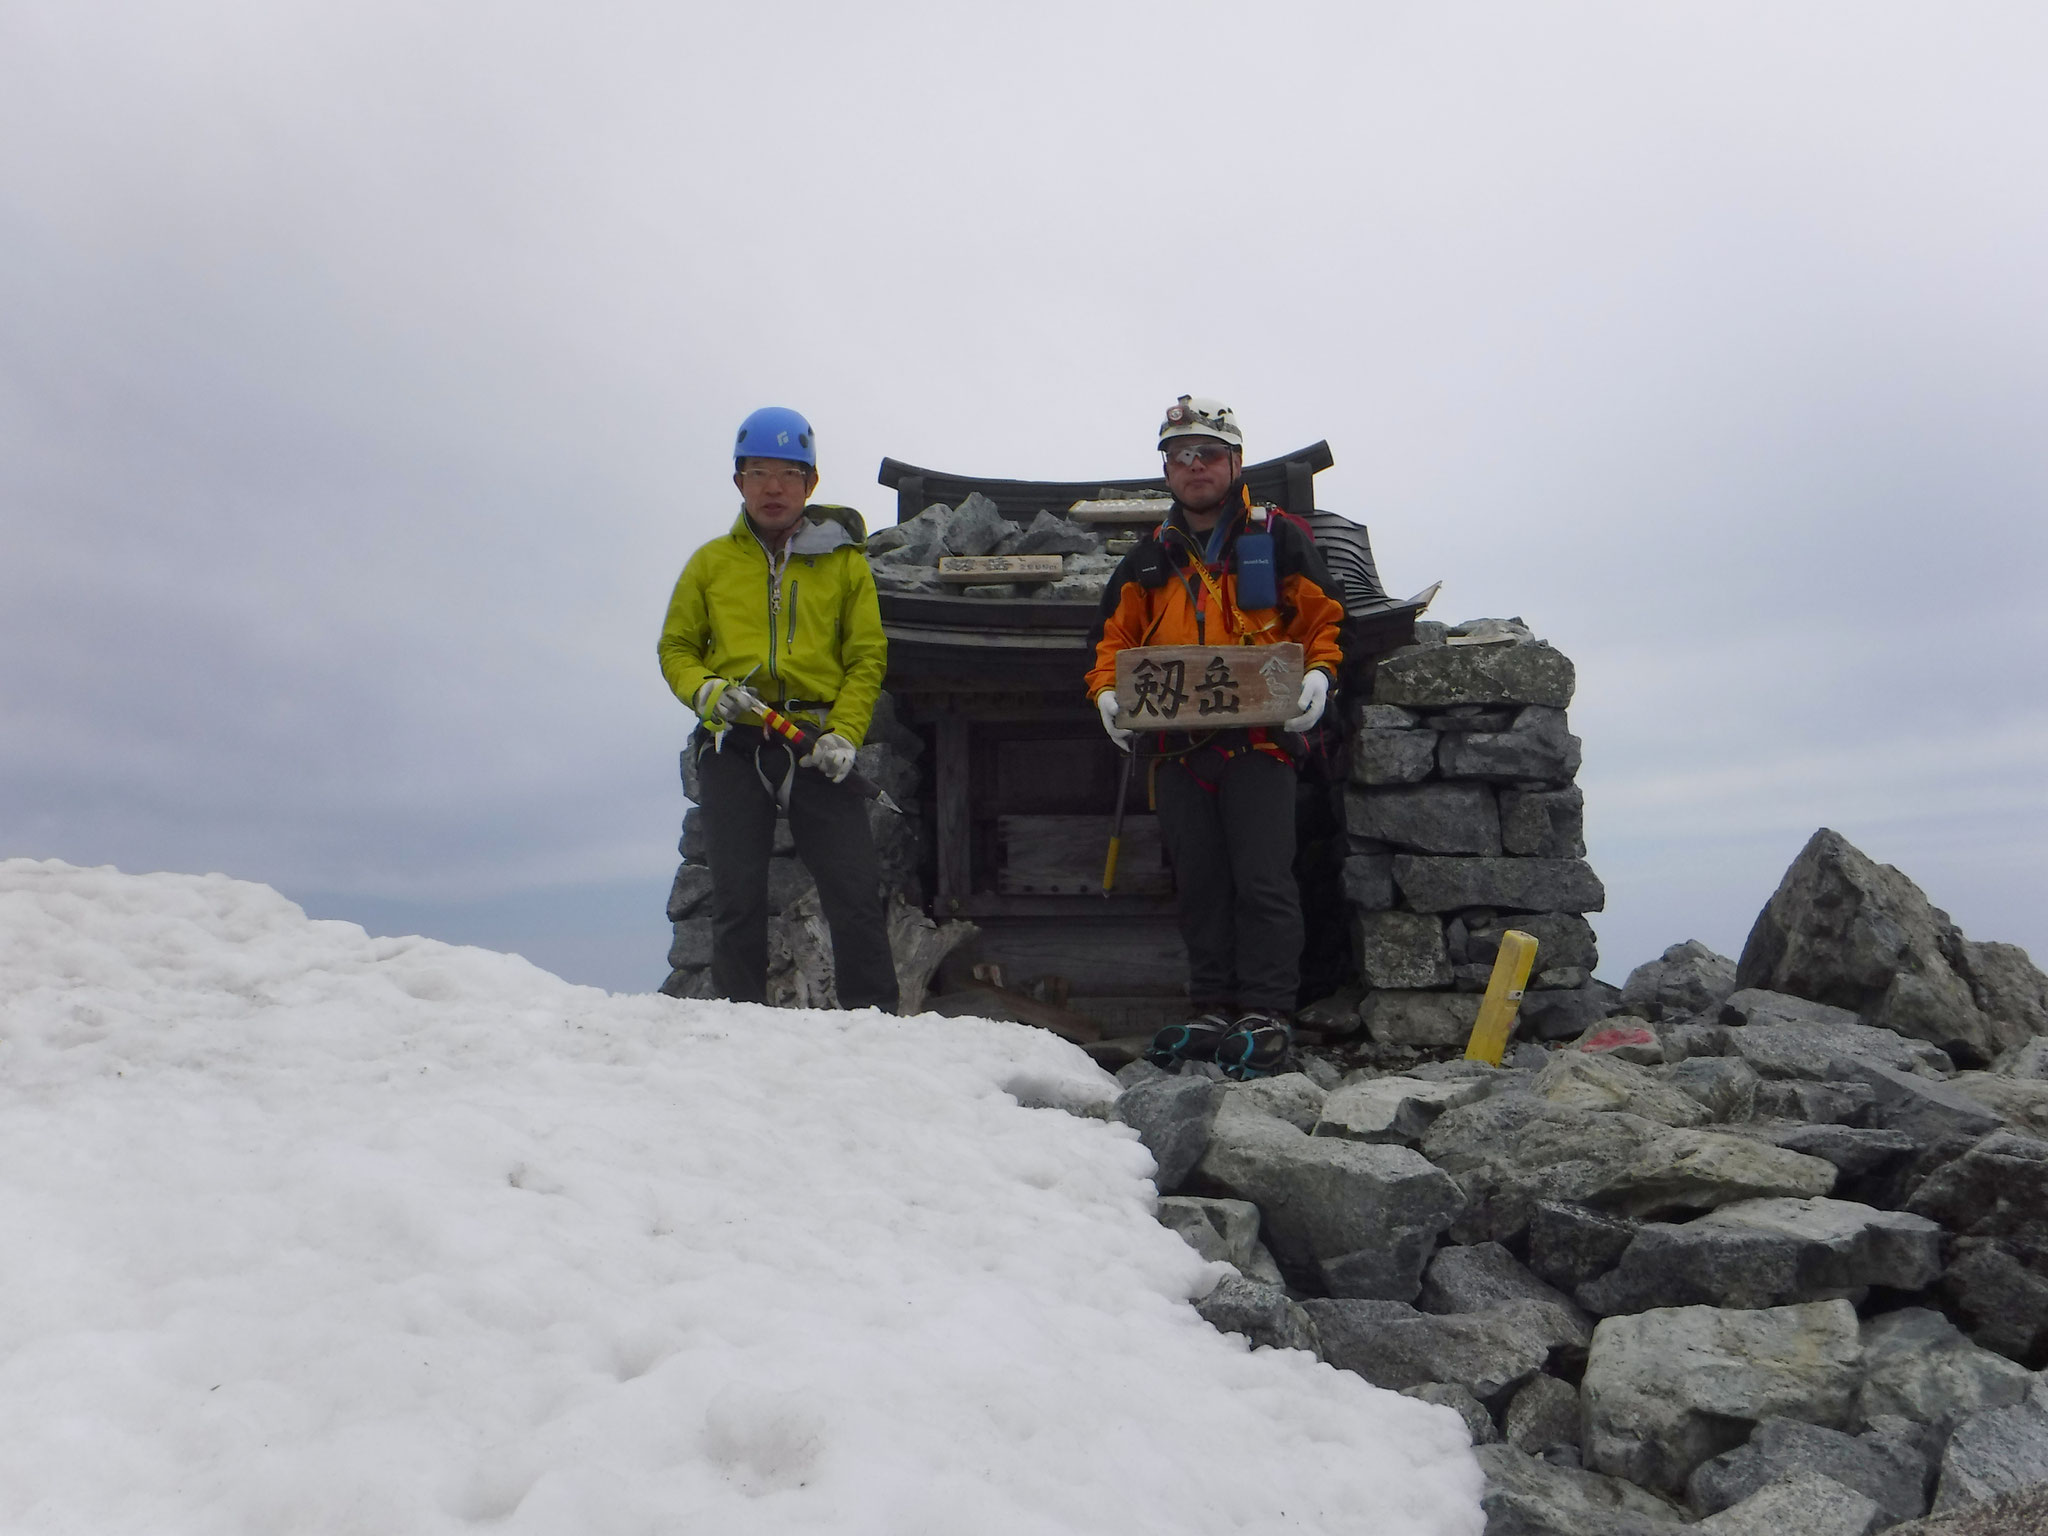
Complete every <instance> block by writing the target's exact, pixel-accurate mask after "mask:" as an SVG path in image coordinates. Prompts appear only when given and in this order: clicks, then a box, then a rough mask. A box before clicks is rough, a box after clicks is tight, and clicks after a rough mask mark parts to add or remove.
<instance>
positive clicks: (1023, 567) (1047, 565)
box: [939, 555, 1066, 586]
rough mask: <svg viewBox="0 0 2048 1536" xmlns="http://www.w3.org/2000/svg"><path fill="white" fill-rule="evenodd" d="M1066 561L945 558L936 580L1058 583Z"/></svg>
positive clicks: (1030, 557) (1051, 558)
mask: <svg viewBox="0 0 2048 1536" xmlns="http://www.w3.org/2000/svg"><path fill="white" fill-rule="evenodd" d="M1065 565H1066V562H1065V561H1063V560H1062V559H1061V558H1060V557H1059V556H1058V555H947V556H946V557H945V558H944V559H942V560H940V561H939V580H941V581H951V582H960V583H963V584H965V585H968V586H972V585H974V584H975V583H977V582H1005V581H1058V580H1059V579H1060V573H1061V571H1062V570H1063V569H1064V568H1065Z"/></svg>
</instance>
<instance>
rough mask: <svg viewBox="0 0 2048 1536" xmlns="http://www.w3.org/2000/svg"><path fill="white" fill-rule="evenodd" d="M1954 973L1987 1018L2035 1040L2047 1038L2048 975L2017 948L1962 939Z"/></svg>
mask: <svg viewBox="0 0 2048 1536" xmlns="http://www.w3.org/2000/svg"><path fill="white" fill-rule="evenodd" d="M1956 969H1957V970H1958V971H1959V972H1960V973H1961V974H1962V977H1963V979H1964V980H1965V981H1967V982H1969V984H1970V995H1971V996H1972V997H1974V998H1975V999H1976V1000H1977V1006H1978V1008H1980V1009H1981V1010H1983V1012H1984V1013H1985V1014H1986V1015H1988V1016H1989V1017H1991V1018H1993V1019H1997V1020H1999V1021H2000V1022H2001V1023H2002V1024H2003V1025H2004V1026H2005V1027H2006V1028H2008V1029H2023V1030H2025V1031H2026V1033H2027V1034H2028V1035H2030V1036H2032V1037H2034V1038H2035V1039H2039V1038H2041V1037H2043V1036H2048V975H2043V974H2042V972H2041V969H2040V967H2039V966H2037V965H2035V964H2034V962H2033V960H2032V959H2031V958H2029V956H2028V954H2027V952H2026V951H2025V950H2024V949H2021V948H2020V947H2019V945H2017V944H1995V943H1994V944H1979V943H1977V942H1975V941H1974V940H1970V939H1965V940H1963V952H1962V954H1961V955H1960V956H1959V957H1957V963H1956Z"/></svg>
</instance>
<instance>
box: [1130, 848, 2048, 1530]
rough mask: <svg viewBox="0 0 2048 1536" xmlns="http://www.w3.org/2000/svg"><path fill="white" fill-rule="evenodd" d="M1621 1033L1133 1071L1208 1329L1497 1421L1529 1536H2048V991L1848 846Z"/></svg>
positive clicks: (1348, 1050) (1646, 994) (1609, 1028)
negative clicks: (1672, 1532) (1440, 1050)
mask: <svg viewBox="0 0 2048 1536" xmlns="http://www.w3.org/2000/svg"><path fill="white" fill-rule="evenodd" d="M1612 1006H1613V1013H1612V1015H1611V1016H1610V1017H1607V1018H1605V1019H1601V1020H1598V1021H1596V1022H1594V1023H1593V1024H1592V1025H1591V1026H1590V1027H1588V1028H1587V1030H1586V1031H1585V1033H1584V1034H1583V1035H1582V1036H1581V1037H1580V1038H1579V1039H1577V1040H1575V1041H1570V1042H1563V1043H1553V1044H1551V1045H1549V1046H1548V1047H1546V1046H1545V1045H1540V1044H1536V1043H1533V1042H1532V1043H1524V1044H1521V1045H1519V1046H1517V1047H1516V1048H1515V1049H1514V1050H1513V1051H1512V1052H1511V1054H1510V1056H1509V1058H1508V1060H1507V1062H1506V1064H1505V1065H1504V1066H1502V1067H1499V1068H1493V1067H1488V1066H1485V1065H1482V1064H1479V1063H1472V1062H1465V1061H1462V1060H1455V1059H1452V1060H1432V1059H1428V1054H1427V1053H1423V1052H1416V1051H1413V1050H1406V1049H1404V1050H1403V1051H1402V1052H1401V1053H1400V1058H1399V1059H1397V1060H1389V1059H1388V1058H1387V1055H1386V1049H1385V1047H1384V1046H1378V1045H1374V1044H1372V1043H1370V1042H1369V1041H1367V1042H1365V1043H1362V1044H1352V1043H1349V1042H1346V1041H1344V1040H1341V1039H1339V1040H1337V1041H1335V1042H1334V1043H1332V1044H1329V1045H1325V1046H1320V1047H1312V1048H1310V1049H1308V1050H1305V1051H1304V1052H1303V1053H1302V1058H1301V1066H1302V1070H1301V1071H1298V1072H1293V1073H1289V1074H1287V1075H1285V1076H1281V1077H1275V1078H1269V1079H1266V1080H1263V1081H1260V1082H1254V1083H1248V1084H1232V1083H1228V1082H1225V1081H1222V1080H1220V1079H1218V1078H1216V1077H1212V1076H1210V1075H1208V1074H1207V1073H1206V1071H1205V1070H1204V1069H1201V1068H1188V1069H1185V1070H1183V1071H1182V1072H1181V1073H1179V1074H1176V1075H1169V1074H1166V1073H1162V1072H1160V1071H1158V1070H1157V1069H1155V1068H1152V1067H1149V1066H1146V1065H1144V1064H1142V1063H1140V1064H1136V1065H1132V1066H1129V1067H1126V1068H1124V1070H1123V1071H1122V1072H1121V1073H1120V1074H1119V1076H1120V1077H1121V1079H1122V1080H1123V1082H1124V1083H1125V1085H1126V1087H1125V1091H1124V1093H1123V1095H1122V1097H1121V1098H1120V1099H1119V1100H1118V1102H1117V1104H1116V1106H1115V1108H1114V1110H1113V1114H1114V1117H1115V1118H1117V1119H1119V1120H1121V1121H1123V1122H1124V1123H1126V1124H1129V1125H1131V1126H1132V1127H1134V1128H1135V1129H1136V1130H1137V1131H1138V1133H1139V1135H1140V1136H1141V1137H1143V1139H1144V1140H1145V1142H1146V1144H1147V1146H1148V1147H1150V1149H1151V1150H1152V1152H1153V1155H1154V1157H1155V1158H1156V1159H1157V1161H1158V1164H1159V1174H1158V1185H1159V1189H1160V1192H1161V1195H1162V1196H1163V1197H1164V1198H1162V1200H1161V1201H1160V1208H1159V1216H1160V1220H1161V1221H1163V1222H1165V1223H1166V1224H1167V1225H1169V1226H1171V1227H1173V1228H1175V1229H1176V1230H1177V1231H1179V1232H1180V1233H1181V1234H1182V1236H1183V1237H1185V1238H1186V1239H1187V1241H1188V1242H1189V1243H1191V1244H1192V1245H1194V1246H1195V1247H1196V1248H1197V1249H1199V1250H1200V1251H1201V1252H1202V1253H1204V1254H1205V1255H1207V1256H1209V1257H1213V1258H1216V1259H1220V1260H1223V1261H1226V1262H1227V1263H1229V1264H1231V1265H1232V1266H1234V1267H1235V1270H1236V1273H1235V1274H1234V1275H1230V1276H1229V1277H1227V1278H1225V1279H1223V1280H1222V1281H1221V1283H1219V1284H1218V1285H1217V1287H1216V1289H1215V1290H1214V1291H1213V1292H1212V1293H1211V1294H1210V1295H1209V1296H1208V1298H1207V1299H1206V1300H1205V1301H1203V1302H1202V1303H1201V1310H1202V1312H1203V1314H1204V1315H1205V1316H1206V1317H1208V1318H1209V1320H1210V1321H1211V1322H1213V1323H1214V1324H1215V1325H1216V1326H1217V1327H1219V1328H1222V1329H1225V1330H1228V1331H1233V1332H1238V1333H1243V1334H1245V1335H1247V1336H1249V1337H1250V1338H1251V1339H1252V1340H1253V1341H1254V1342H1255V1343H1257V1344H1264V1345H1273V1346H1276V1347H1289V1348H1298V1349H1307V1350H1312V1351H1314V1352H1316V1353H1317V1354H1319V1355H1320V1356H1321V1357H1322V1358H1323V1359H1324V1360H1326V1361H1328V1362H1329V1363H1331V1364H1332V1365H1335V1366H1338V1367H1340V1368H1342V1369H1345V1370H1351V1371H1355V1372H1357V1373H1358V1374H1359V1375H1361V1376H1363V1377H1365V1378H1366V1379H1367V1380H1369V1381H1372V1382H1374V1383H1376V1384H1377V1385H1380V1386H1383V1387H1388V1388H1391V1389H1393V1390H1396V1391H1400V1392H1404V1393H1407V1394H1409V1395H1412V1396H1415V1397H1420V1398H1425V1399H1427V1400H1429V1401H1431V1402H1435V1403H1439V1404H1442V1405H1444V1406H1446V1407H1448V1408H1450V1409H1453V1410H1455V1411H1456V1412H1457V1413H1459V1414H1460V1415H1461V1416H1462V1417H1463V1418H1464V1420H1465V1422H1466V1424H1467V1426H1468V1427H1469V1429H1470V1431H1471V1434H1472V1438H1473V1443H1474V1445H1475V1446H1476V1447H1477V1451H1478V1455H1479V1457H1480V1461H1481V1463H1482V1465H1483V1467H1484V1468H1485V1471H1486V1475H1487V1478H1488V1492H1487V1497H1486V1507H1487V1511H1488V1526H1487V1529H1488V1531H1489V1532H1490V1533H1493V1536H1507V1533H1514V1536H1550V1533H1555V1536H1628V1533H1636V1532H1656V1531H1664V1530H1669V1529H1672V1528H1673V1527H1676V1526H1678V1525H1681V1524H1686V1523H1694V1524H1695V1525H1696V1528H1697V1529H1698V1530H1700V1531H1702V1532H1711V1533H1714V1536H1741V1533H1751V1532H1755V1533H1764V1532H1769V1533H1771V1536H1781V1533H1782V1531H1783V1530H1784V1529H1785V1528H1786V1527H1788V1526H1796V1527H1797V1528H1798V1529H1799V1530H1800V1531H1801V1533H1802V1536H1838V1533H1839V1536H1863V1533H1867V1532H1871V1531H1878V1530H1884V1529H1888V1528H1894V1527H1897V1528H1900V1529H1902V1530H1904V1529H1911V1530H1914V1531H1924V1532H1926V1533H1927V1536H1937V1533H1944V1532H1953V1533H1968V1532H1976V1533H1979V1536H2001V1533H2007V1532H2020V1531H2028V1532H2040V1531H2043V1530H2048V1524H2044V1523H2043V1522H2042V1512H2043V1509H2044V1507H2048V1503H2044V1501H2048V1373H2044V1372H2043V1370H2042V1367H2043V1366H2044V1365H2048V977H2043V975H2042V974H2041V972H2040V971H2038V970H2036V969H2035V968H2034V967H2033V965H2032V964H2031V963H2030V962H2029V961H2028V959H2027V957H2026V955H2025V954H2024V952H2022V951H2020V950H2017V949H2015V948H2013V947H2012V946H2009V945H1996V944H1977V943H1973V942H1972V941H1970V940H1967V939H1965V938H1964V937H1963V936H1962V935H1961V934H1960V933H1959V932H1957V931H1956V930H1955V928H1954V925H1953V924H1951V923H1950V922H1949V921H1948V919H1947V917H1946V916H1945V915H1944V914H1942V913H1941V912H1939V911H1938V910H1936V909H1934V908H1933V907H1932V906H1931V905H1929V904H1928V902H1927V900H1926V898H1925V897H1924V896H1922V895H1921V893H1920V892H1919V890H1918V889H1917V888H1916V887H1915V886H1914V885H1913V884H1912V882H1911V881H1910V880H1907V879H1906V878H1905V877H1904V876H1903V875H1901V874H1899V872H1898V871H1896V870H1893V869H1890V868H1888V867H1884V866H1880V865H1877V864H1875V863H1873V862H1872V861H1871V860H1869V859H1867V858H1866V857H1864V856H1863V855H1862V854H1861V853H1859V852H1858V851H1857V850H1856V849H1854V848H1853V847H1851V846H1850V845H1849V844H1848V843H1847V842H1846V841H1844V840H1843V839H1842V838H1840V837H1839V836H1838V835H1836V834H1834V833H1832V832H1827V831H1822V832H1820V833H1817V834H1816V835H1815V837H1814V839H1813V840H1812V842H1810V843H1809V844H1808V846H1807V848H1806V849H1805V850H1804V851H1803V852H1802V853H1801V855H1800V857H1799V859H1798V860H1797V861H1796V862H1795V863H1794V865H1793V866H1792V868H1791V869H1790V870H1789V871H1788V872H1787V874H1786V876H1785V880H1784V882H1783V884H1782V885H1781V886H1780V888H1779V890H1778V892H1777V893H1776V894H1775V895H1774V896H1773V897H1772V898H1771V901H1770V903H1769V904H1768V905H1767V906H1766V907H1765V909H1764V911H1763V913H1762V915H1761V916H1760V917H1759V918H1758V920H1757V924H1756V928H1755V930H1754V932H1753V933H1752V934H1751V936H1750V939H1749V942H1748V944H1747V945H1746V946H1745V948H1744V952H1743V955H1742V957H1741V959H1740V960H1739V961H1736V960H1731V959H1728V958H1726V957H1724V956H1720V955H1716V954H1714V953H1712V952H1711V951H1709V950H1707V949H1706V948H1705V947H1704V946H1702V945H1699V944H1696V943H1688V944H1681V945H1676V946H1674V947H1673V948H1671V949H1669V950H1667V951H1666V952H1665V954H1664V955H1663V957H1662V958H1660V959H1658V960H1656V961H1653V962H1651V963H1649V964H1647V965H1644V966H1642V967H1639V968H1638V969H1637V970H1636V971H1635V972H1634V973H1633V974H1632V975H1630V977H1629V978H1628V982H1627V985H1626V986H1625V987H1624V988H1622V989H1621V991H1620V992H1619V994H1618V995H1617V996H1616V997H1615V998H1614V1001H1613V1005H1612ZM1344 1012H1345V1011H1344V1010H1341V1009H1340V1010H1337V1011H1336V1012H1335V1013H1334V1014H1333V1013H1329V1012H1326V1014H1325V1015H1324V1016H1322V1017H1321V1019H1320V1022H1321V1024H1322V1025H1323V1026H1324V1028H1325V1029H1326V1030H1327V1031H1328V1032H1329V1033H1330V1034H1331V1035H1341V1034H1342V1032H1343V1030H1344V1029H1345V1027H1346V1019H1345V1017H1344ZM1353 1027H1355V1022H1354V1024H1353ZM1445 1054H1447V1053H1445ZM1929 1516H1931V1518H1929V1519H1927V1520H1926V1522H1925V1523H1924V1524H1915V1525H1913V1526H1911V1527H1906V1526H1904V1525H1903V1524H1902V1522H1909V1521H1919V1520H1921V1518H1922V1517H1929Z"/></svg>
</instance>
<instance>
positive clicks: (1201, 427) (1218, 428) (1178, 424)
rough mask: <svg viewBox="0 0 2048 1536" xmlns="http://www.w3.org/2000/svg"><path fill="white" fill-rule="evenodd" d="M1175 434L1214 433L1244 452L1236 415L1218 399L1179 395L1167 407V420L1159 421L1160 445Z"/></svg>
mask: <svg viewBox="0 0 2048 1536" xmlns="http://www.w3.org/2000/svg"><path fill="white" fill-rule="evenodd" d="M1176 437H1215V438H1221V439H1222V440H1223V441H1224V442H1226V443H1228V444H1230V446H1231V447H1233V448H1235V449H1236V450H1237V451H1238V452H1239V453H1243V452H1244V434H1243V433H1242V432H1240V431H1238V430H1237V417H1236V416H1235V415H1234V414H1233V413H1232V411H1231V409H1230V407H1229V406H1227V405H1225V404H1224V403H1223V402H1222V401H1221V400H1198V399H1196V398H1195V397H1194V396H1193V395H1182V396H1181V397H1180V398H1179V399H1178V400H1176V401H1174V402H1173V404H1171V405H1169V406H1168V407H1167V408H1166V420H1164V421H1162V422H1161V423H1160V424H1159V446H1160V447H1161V448H1164V447H1165V446H1166V445H1167V443H1168V442H1170V441H1171V440H1172V439H1174V438H1176Z"/></svg>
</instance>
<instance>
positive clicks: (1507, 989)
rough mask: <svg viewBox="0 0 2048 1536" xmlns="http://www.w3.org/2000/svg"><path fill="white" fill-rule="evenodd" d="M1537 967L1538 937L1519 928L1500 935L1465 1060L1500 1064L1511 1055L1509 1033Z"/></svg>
mask: <svg viewBox="0 0 2048 1536" xmlns="http://www.w3.org/2000/svg"><path fill="white" fill-rule="evenodd" d="M1535 968H1536V940H1535V939H1534V938H1533V937H1531V936H1530V935H1529V934H1526V933H1524V932H1522V930H1521V929H1519V928H1510V929H1509V930H1508V931H1507V932H1506V933H1504V934H1502V935H1501V936H1500V954H1499V956H1498V957H1497V958H1496V959H1495V960H1494V962H1493V975H1491V976H1490V977H1488V978H1487V982H1486V1000H1485V1001H1484V1002H1482V1003H1481V1004H1480V1005H1479V1017H1478V1018H1477V1019H1475V1020H1474V1021H1473V1023H1472V1038H1471V1039H1470V1040H1468V1041H1466V1042H1465V1059H1466V1060H1467V1061H1483V1062H1485V1063H1486V1064H1487V1065H1488V1066H1489V1067H1497V1066H1499V1065H1500V1059H1501V1057H1502V1056H1504V1055H1506V1054H1507V1048H1508V1032H1509V1031H1510V1030H1512V1029H1513V1028H1514V1027H1515V1011H1516V1010H1517V1009H1519V1008H1520V1007H1521V1006H1522V989H1523V988H1525V987H1527V986H1528V985H1529V972H1531V971H1532V970H1534V969H1535Z"/></svg>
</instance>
